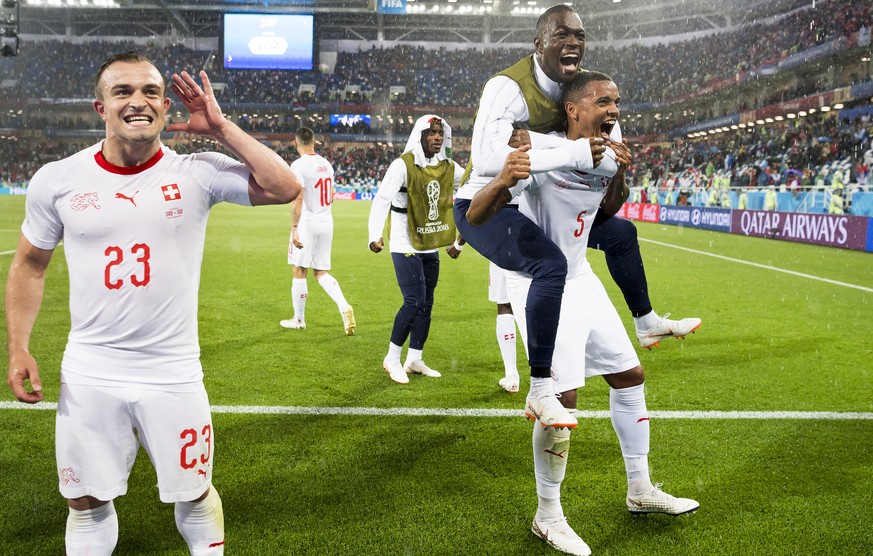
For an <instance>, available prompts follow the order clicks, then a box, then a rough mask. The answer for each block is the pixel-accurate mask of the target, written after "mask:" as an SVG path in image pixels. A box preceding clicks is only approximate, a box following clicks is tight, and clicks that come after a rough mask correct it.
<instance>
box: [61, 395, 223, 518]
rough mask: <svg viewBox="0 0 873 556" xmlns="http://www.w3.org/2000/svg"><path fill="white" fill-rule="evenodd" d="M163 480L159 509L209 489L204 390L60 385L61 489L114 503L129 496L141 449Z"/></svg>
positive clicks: (210, 448) (210, 451) (210, 446)
mask: <svg viewBox="0 0 873 556" xmlns="http://www.w3.org/2000/svg"><path fill="white" fill-rule="evenodd" d="M140 445H142V447H143V448H144V449H145V451H146V453H147V454H148V456H149V459H151V461H152V463H153V465H154V467H155V471H156V472H157V476H158V490H159V492H160V497H161V501H162V502H166V503H172V502H188V501H191V500H194V499H196V498H197V497H198V496H200V495H201V494H203V493H204V492H206V489H207V488H208V487H209V486H210V485H211V484H212V460H213V455H214V453H215V435H214V434H213V428H212V417H211V413H210V409H209V399H208V397H207V395H206V389H205V388H204V387H203V385H202V384H201V385H200V390H199V391H195V392H162V391H158V390H147V389H144V388H137V387H119V388H114V387H113V388H107V387H103V386H86V385H82V384H64V383H62V384H61V392H60V398H59V399H58V412H57V417H56V420H55V451H56V458H57V464H58V479H59V490H60V491H61V495H63V496H64V497H65V498H79V497H81V496H93V497H94V498H97V499H98V500H107V501H108V500H112V499H114V498H116V497H118V496H122V495H124V494H125V493H126V492H127V478H128V476H129V475H130V470H131V469H132V468H133V463H134V460H135V459H136V454H137V451H138V449H139V446H140Z"/></svg>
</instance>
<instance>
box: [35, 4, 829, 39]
mask: <svg viewBox="0 0 873 556" xmlns="http://www.w3.org/2000/svg"><path fill="white" fill-rule="evenodd" d="M19 1H20V7H21V19H20V32H21V33H22V34H33V35H58V36H66V37H88V36H106V35H112V36H119V35H121V36H132V37H137V36H152V37H156V36H174V37H176V36H177V37H183V38H187V37H191V38H198V37H216V36H217V35H218V33H219V30H220V14H221V13H222V12H226V11H250V12H281V13H314V14H316V21H317V25H318V35H319V39H320V40H353V41H397V42H460V43H470V44H483V43H492V44H504V43H505V44H518V43H524V44H528V43H530V42H531V36H532V35H531V29H532V21H533V20H534V19H535V18H536V17H537V15H538V14H539V13H541V12H542V11H543V10H544V9H545V8H547V7H549V6H551V5H553V4H555V3H558V2H557V1H556V0H454V1H453V0H406V5H407V6H408V7H411V6H415V11H414V13H407V14H402V15H393V14H387V13H377V12H376V2H377V1H379V0H262V1H259V2H256V1H248V0H240V1H213V0H19ZM816 2H818V4H819V5H824V6H826V5H827V3H828V0H723V1H721V2H713V1H711V0H584V1H582V2H577V3H570V4H571V5H573V6H574V7H575V8H576V10H577V11H578V12H579V14H580V15H581V16H582V20H583V22H584V23H585V27H586V30H587V32H588V36H589V40H590V41H618V40H638V39H643V38H651V37H661V36H668V35H677V34H686V33H695V32H703V33H706V32H716V31H719V30H724V29H726V28H730V27H733V26H738V25H746V24H750V23H753V22H756V21H760V20H764V19H768V18H771V17H774V16H777V15H780V14H785V13H788V12H791V11H793V10H796V9H801V8H808V7H812V6H815V5H816ZM450 8H451V11H447V10H449V9H450Z"/></svg>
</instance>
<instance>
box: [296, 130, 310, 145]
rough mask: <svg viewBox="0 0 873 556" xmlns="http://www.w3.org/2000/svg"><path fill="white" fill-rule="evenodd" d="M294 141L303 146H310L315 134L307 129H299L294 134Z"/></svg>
mask: <svg viewBox="0 0 873 556" xmlns="http://www.w3.org/2000/svg"><path fill="white" fill-rule="evenodd" d="M294 139H295V140H296V141H298V142H299V143H303V144H304V145H311V144H312V143H313V142H314V141H315V132H314V131H312V130H311V129H309V128H308V127H301V128H300V129H298V130H297V132H296V133H295V134H294Z"/></svg>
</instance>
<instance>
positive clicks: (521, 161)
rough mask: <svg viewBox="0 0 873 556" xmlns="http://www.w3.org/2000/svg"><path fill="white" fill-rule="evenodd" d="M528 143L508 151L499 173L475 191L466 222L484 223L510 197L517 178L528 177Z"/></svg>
mask: <svg viewBox="0 0 873 556" xmlns="http://www.w3.org/2000/svg"><path fill="white" fill-rule="evenodd" d="M529 150H530V146H529V145H522V146H521V147H519V148H518V149H517V150H514V151H512V152H510V153H509V155H507V157H506V161H505V162H504V164H503V168H502V169H501V170H500V173H499V174H497V176H496V177H495V178H494V179H492V180H491V181H490V182H488V184H487V185H486V186H485V187H483V188H482V189H480V190H479V191H477V192H476V194H475V195H474V196H473V200H472V201H470V208H469V210H468V211H467V222H469V223H470V224H472V225H473V226H478V225H481V224H485V223H486V222H488V221H489V220H491V218H492V217H493V216H494V215H495V214H497V211H499V210H500V209H502V208H503V206H504V205H506V203H508V202H509V201H510V200H511V199H512V193H510V191H509V190H510V189H511V188H513V187H515V186H516V184H518V180H523V179H527V178H528V177H530V157H529V156H528V151H529Z"/></svg>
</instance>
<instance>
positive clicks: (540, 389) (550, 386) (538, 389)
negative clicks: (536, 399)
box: [530, 376, 555, 396]
mask: <svg viewBox="0 0 873 556" xmlns="http://www.w3.org/2000/svg"><path fill="white" fill-rule="evenodd" d="M530 392H531V394H537V395H545V394H547V393H548V394H551V395H553V396H554V395H555V379H553V378H552V377H548V378H542V377H538V376H532V377H530Z"/></svg>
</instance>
